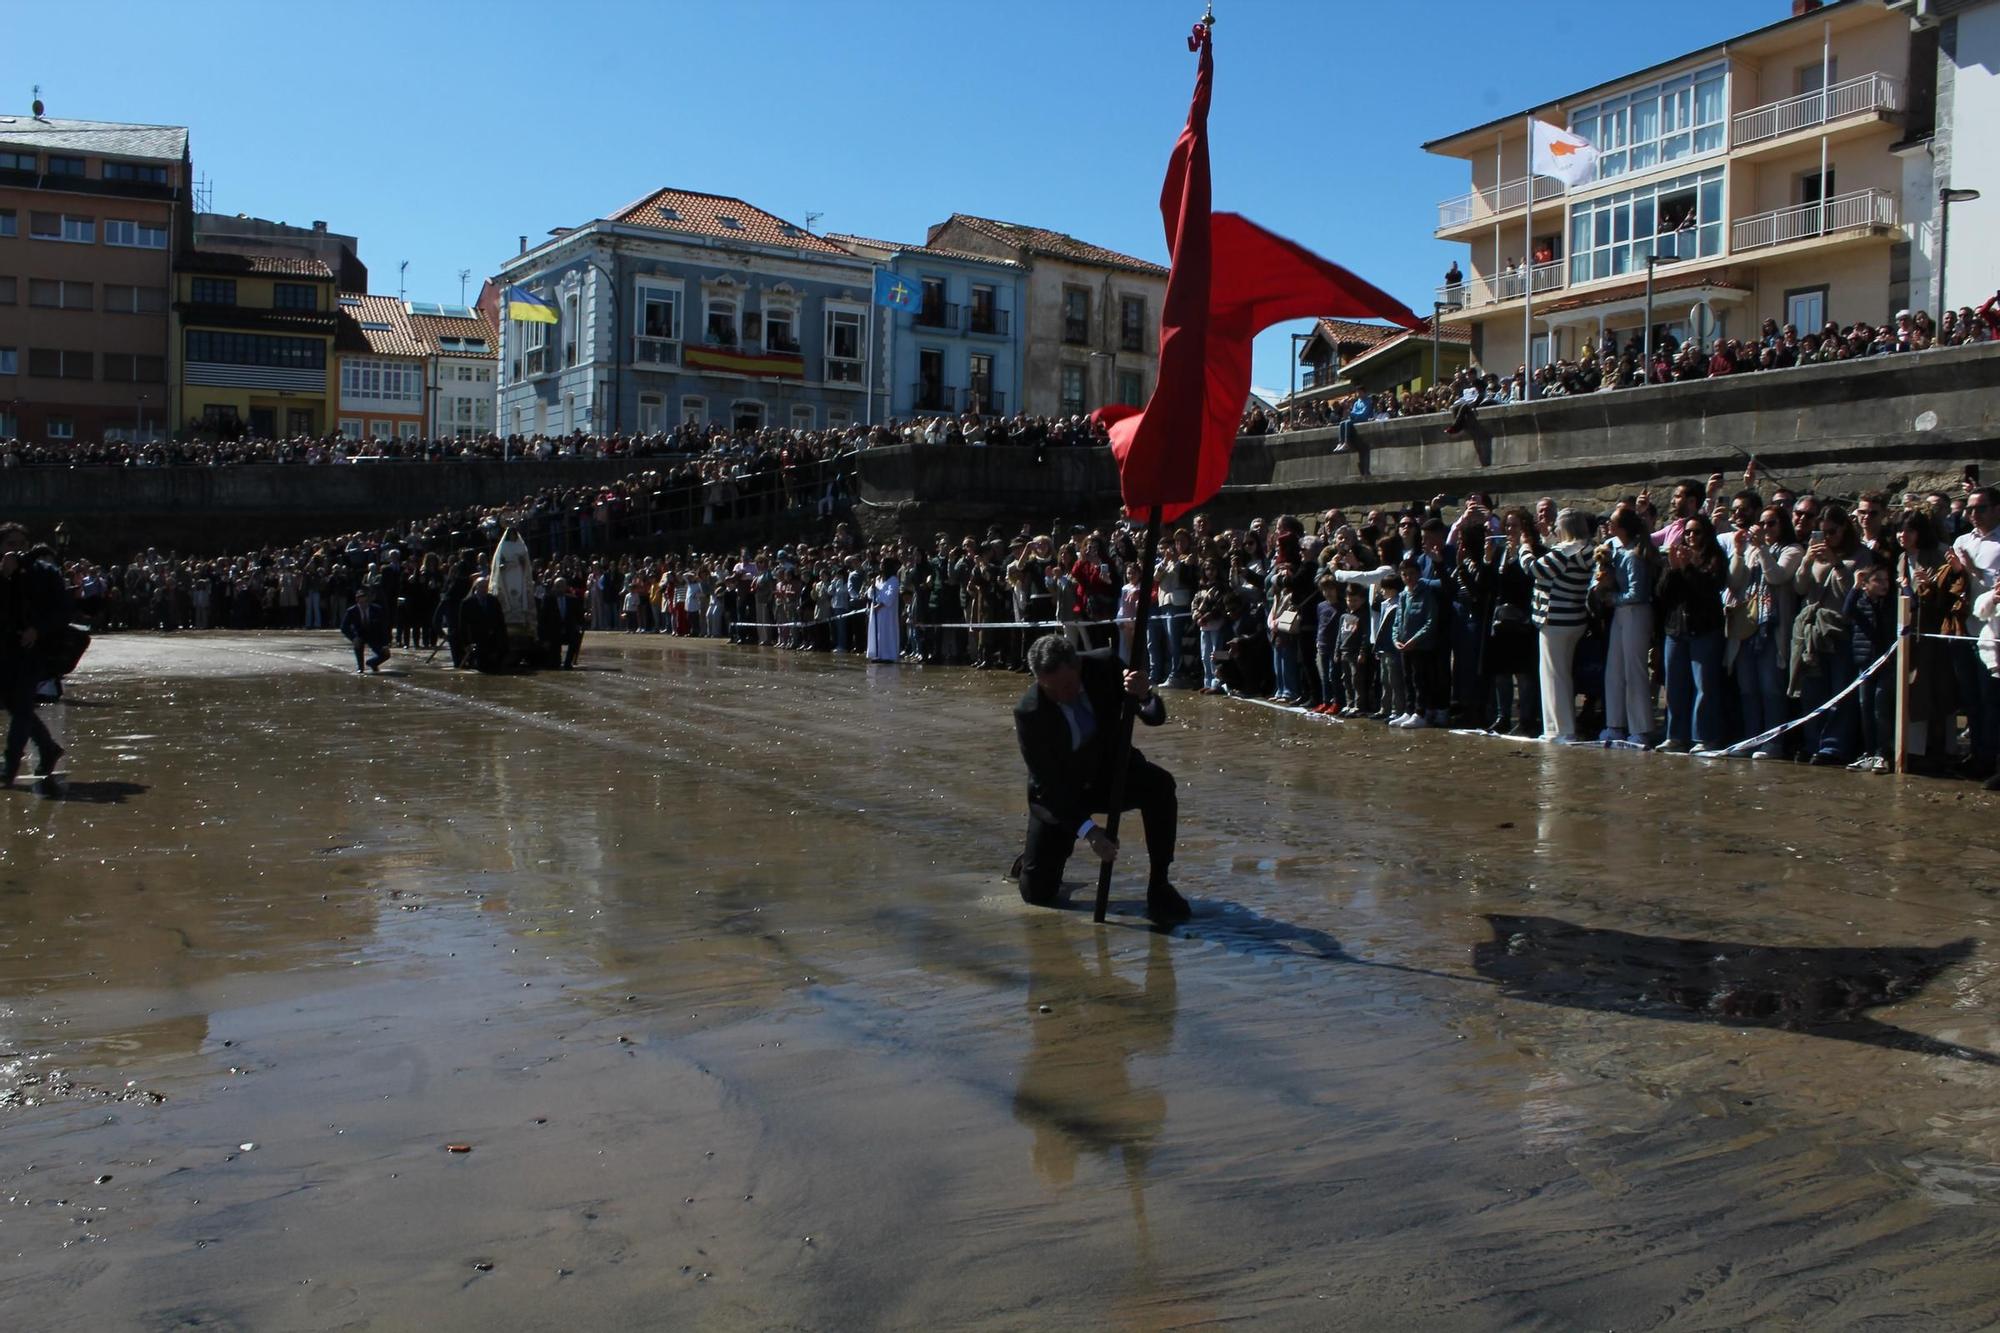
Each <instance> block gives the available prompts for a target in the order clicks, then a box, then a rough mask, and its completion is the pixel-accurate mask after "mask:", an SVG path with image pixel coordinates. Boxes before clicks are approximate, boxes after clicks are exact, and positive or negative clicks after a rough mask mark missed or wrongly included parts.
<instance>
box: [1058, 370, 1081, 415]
mask: <svg viewBox="0 0 2000 1333" xmlns="http://www.w3.org/2000/svg"><path fill="white" fill-rule="evenodd" d="M1056 407H1057V410H1059V411H1061V412H1063V413H1064V414H1065V415H1069V416H1074V415H1075V414H1076V413H1078V412H1081V411H1083V367H1082V366H1064V367H1063V368H1062V393H1061V394H1060V396H1059V397H1058V399H1057V403H1056Z"/></svg>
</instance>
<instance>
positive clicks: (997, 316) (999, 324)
mask: <svg viewBox="0 0 2000 1333" xmlns="http://www.w3.org/2000/svg"><path fill="white" fill-rule="evenodd" d="M965 331H966V332H967V333H990V334H993V335H994V336H996V337H1005V336H1006V335H1007V312H1006V311H1004V310H995V309H993V308H992V307H990V306H988V307H985V308H983V309H982V308H981V307H979V306H972V307H970V308H968V309H967V310H966V312H965Z"/></svg>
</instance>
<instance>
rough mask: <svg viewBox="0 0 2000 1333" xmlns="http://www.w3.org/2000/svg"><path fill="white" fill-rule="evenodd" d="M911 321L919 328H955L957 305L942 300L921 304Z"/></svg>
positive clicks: (956, 325) (956, 323)
mask: <svg viewBox="0 0 2000 1333" xmlns="http://www.w3.org/2000/svg"><path fill="white" fill-rule="evenodd" d="M911 322H912V323H914V324H915V325H916V326H917V327H918V328H920V329H955V328H957V327H958V307H957V306H955V305H948V304H946V303H945V302H943V301H940V302H938V303H937V304H935V305H927V306H921V307H919V308H918V310H917V313H916V315H915V316H914V317H913V318H912V320H911Z"/></svg>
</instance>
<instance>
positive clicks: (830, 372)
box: [826, 356, 868, 384]
mask: <svg viewBox="0 0 2000 1333" xmlns="http://www.w3.org/2000/svg"><path fill="white" fill-rule="evenodd" d="M867 373H868V363H867V362H865V361H849V360H846V359H844V358H838V357H831V356H830V357H828V358H827V359H826V382H827V383H828V384H859V383H861V381H862V380H863V379H864V378H866V376H867Z"/></svg>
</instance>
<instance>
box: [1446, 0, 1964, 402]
mask: <svg viewBox="0 0 2000 1333" xmlns="http://www.w3.org/2000/svg"><path fill="white" fill-rule="evenodd" d="M1757 7H1768V8H1769V9H1771V10H1772V11H1775V12H1776V13H1777V14H1778V15H1779V17H1777V18H1776V20H1775V21H1774V22H1771V23H1769V24H1767V25H1766V26H1764V27H1760V28H1757V29H1756V30H1754V31H1751V32H1748V33H1745V34H1743V35H1742V36H1739V37H1735V38H1731V39H1729V40H1727V41H1725V42H1722V43H1719V44H1716V45H1714V46H1709V47H1705V48H1703V49H1701V50H1698V51H1691V52H1689V53H1688V54H1686V55H1683V56H1680V57H1677V58H1675V59H1673V60H1669V61H1666V62H1663V63H1661V64H1658V65H1654V66H1652V67H1650V68H1647V69H1643V70H1637V71H1634V72H1633V73H1631V74H1629V75H1626V76H1624V77H1622V78H1619V79H1615V80H1612V81H1610V82H1607V83H1602V84H1598V85H1596V86H1594V87H1591V88H1585V89H1580V90H1578V91H1576V92H1573V93H1569V94H1566V95H1564V96H1562V97H1560V98H1558V99H1556V100H1555V101H1552V102H1546V103H1541V104H1538V105H1535V106H1532V107H1529V108H1526V109H1525V110H1522V111H1519V112H1516V113H1514V114H1512V115H1510V116H1507V117H1505V118H1503V119H1500V120H1497V121H1493V122H1491V123H1489V124H1485V125H1479V126H1474V127H1473V128H1471V129H1467V130H1461V131H1459V132H1458V133H1455V134H1452V135H1449V136H1447V137H1445V138H1442V139H1437V140H1434V141H1432V142H1430V143H1428V144H1425V145H1424V148H1425V150H1426V151H1427V152H1431V153H1436V154H1439V155H1440V156H1444V157H1451V158H1457V159H1459V160H1462V161H1463V162H1465V164H1466V166H1467V170H1468V175H1469V177H1470V181H1469V184H1470V188H1469V189H1468V190H1467V191H1466V192H1465V193H1463V194H1459V195H1455V196H1453V197H1452V198H1450V199H1447V200H1445V201H1444V202H1443V203H1442V204H1440V205H1439V208H1438V219H1437V228H1436V235H1437V237H1438V238H1439V239H1440V240H1445V241H1451V242H1456V243H1459V244H1462V245H1464V246H1465V247H1466V249H1467V251H1468V252H1469V253H1468V255H1467V256H1466V259H1465V270H1464V274H1463V280H1462V281H1461V282H1457V283H1452V284H1450V285H1447V286H1443V287H1440V288H1439V289H1438V294H1437V295H1438V300H1439V301H1440V302H1441V303H1443V306H1444V308H1445V311H1446V318H1447V319H1448V320H1453V321H1454V322H1457V323H1462V324H1464V325H1465V326H1467V327H1468V328H1469V332H1470V338H1471V346H1472V355H1473V360H1474V361H1475V362H1477V363H1479V364H1481V365H1483V366H1485V367H1487V368H1489V369H1492V370H1497V371H1502V372H1506V371H1511V370H1513V369H1514V367H1515V366H1517V365H1520V364H1522V363H1523V362H1524V361H1525V360H1527V359H1528V357H1527V356H1526V355H1524V343H1526V342H1527V340H1528V338H1529V336H1530V332H1529V331H1530V329H1531V328H1532V337H1533V351H1532V357H1533V360H1534V363H1535V364H1536V365H1541V364H1543V363H1545V362H1546V361H1547V360H1549V359H1550V357H1551V356H1553V357H1558V358H1560V357H1567V356H1571V355H1573V354H1574V353H1575V352H1576V350H1577V349H1578V348H1579V347H1580V346H1581V345H1582V344H1583V343H1584V342H1585V341H1601V340H1602V339H1603V338H1604V337H1605V336H1606V335H1616V336H1618V337H1620V338H1624V337H1628V336H1632V335H1635V334H1637V333H1639V332H1640V330H1641V328H1642V326H1643V324H1644V322H1645V314H1644V312H1645V309H1646V291H1647V277H1648V271H1649V268H1650V270H1651V273H1652V278H1653V288H1654V301H1653V311H1654V324H1655V327H1656V328H1657V329H1659V330H1661V331H1663V332H1665V333H1669V334H1672V335H1673V336H1675V337H1677V338H1683V339H1684V338H1687V337H1690V336H1696V337H1709V338H1713V337H1729V336H1742V335H1747V334H1753V333H1755V332H1756V330H1757V329H1758V327H1759V325H1760V323H1761V321H1762V320H1763V319H1765V318H1776V319H1779V320H1782V321H1789V322H1791V323H1794V324H1796V325H1798V326H1799V327H1800V328H1801V329H1802V330H1803V329H1808V328H1813V329H1816V328H1818V327H1820V326H1821V325H1822V324H1823V323H1825V322H1826V321H1828V320H1835V321H1839V322H1842V323H1851V322H1853V321H1854V320H1857V319H1862V320H1869V321H1881V320H1885V319H1887V318H1889V317H1890V316H1891V315H1893V314H1894V313H1895V311H1896V310H1897V309H1898V308H1900V307H1903V306H1907V305H1909V304H1910V303H1911V300H1912V270H1913V265H1916V264H1919V263H1922V262H1927V261H1926V260H1925V254H1926V251H1925V249H1924V247H1923V246H1922V245H1920V244H1919V241H1920V240H1922V239H1923V238H1922V237H1921V236H1920V234H1919V233H1920V231H1921V229H1922V224H1923V223H1924V222H1926V221H1927V220H1928V217H1929V211H1930V210H1929V208H1928V206H1927V205H1926V206H1920V207H1919V208H1917V209H1914V210H1913V209H1912V208H1911V207H1910V206H1909V203H1908V200H1907V196H1908V195H1909V194H1910V192H1911V190H1912V189H1913V188H1916V189H1920V190H1921V189H1928V181H1929V179H1930V177H1929V173H1928V171H1927V170H1919V169H1917V168H1914V167H1913V166H1912V165H1911V164H1910V162H1908V161H1907V160H1906V159H1907V157H1908V155H1909V151H1910V147H1909V144H1908V143H1907V142H1906V140H1908V139H1909V137H1910V136H1909V133H1908V128H1909V123H1910V120H1911V103H1912V91H1913V90H1912V85H1913V83H1914V84H1915V85H1916V89H1917V91H1918V92H1921V91H1922V89H1923V88H1925V87H1926V86H1928V85H1929V84H1931V83H1933V82H1934V77H1933V76H1932V74H1931V63H1932V61H1933V60H1934V56H1930V57H1927V56H1926V55H1925V54H1924V53H1922V52H1918V51H1913V43H1912V25H1911V21H1910V18H1909V17H1908V16H1907V15H1906V14H1904V13H1900V12H1897V11H1896V9H1894V8H1893V7H1891V6H1890V5H1888V4H1885V3H1884V0H1841V2H1840V3H1833V4H1820V3H1818V2H1817V0H1790V3H1789V4H1786V3H1784V0H1756V4H1755V5H1754V6H1752V7H1751V8H1752V12H1754V10H1755V8H1757ZM1931 50H1932V52H1933V53H1934V51H1935V46H1934V45H1933V46H1932V48H1931ZM1927 114H1928V110H1927V108H1920V110H1919V115H1927ZM1531 118H1533V119H1538V120H1543V121H1547V122H1549V123H1550V124H1552V125H1556V126H1560V127H1563V128H1566V129H1568V130H1570V131H1571V132H1573V133H1574V134H1577V135H1579V136H1581V137H1582V138H1584V139H1585V140H1588V141H1589V142H1590V143H1591V144H1592V145H1593V146H1595V147H1596V148H1597V150H1598V152H1599V154H1600V156H1599V158H1598V161H1597V168H1596V171H1595V173H1594V178H1593V179H1589V180H1587V181H1585V182H1584V183H1582V184H1580V185H1578V186H1574V187H1571V188H1568V189H1565V187H1564V185H1563V182H1561V181H1560V180H1557V179H1555V178H1553V177H1550V176H1536V177H1533V178H1532V179H1531V178H1530V177H1529V173H1528V161H1529V128H1528V122H1529V120H1530V119H1531ZM1913 182H1915V184H1914V185H1913V184H1912V183H1913ZM1913 214H1915V216H1913ZM1531 295H1532V312H1531V313H1530V310H1529V306H1530V304H1531V303H1530V296H1531Z"/></svg>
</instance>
